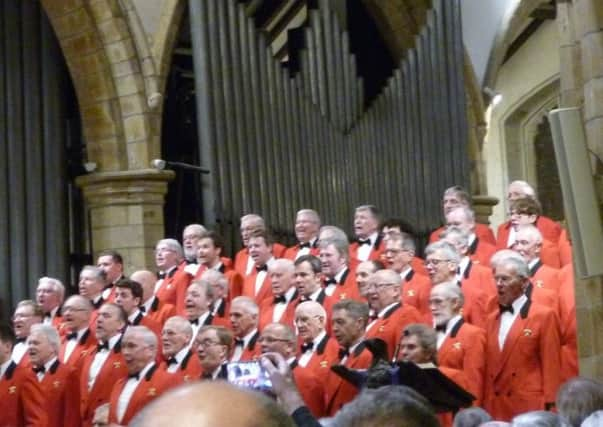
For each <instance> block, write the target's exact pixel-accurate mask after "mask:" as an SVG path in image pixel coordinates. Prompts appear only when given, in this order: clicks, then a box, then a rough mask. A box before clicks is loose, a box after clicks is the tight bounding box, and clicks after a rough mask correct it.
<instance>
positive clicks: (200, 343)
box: [197, 338, 224, 348]
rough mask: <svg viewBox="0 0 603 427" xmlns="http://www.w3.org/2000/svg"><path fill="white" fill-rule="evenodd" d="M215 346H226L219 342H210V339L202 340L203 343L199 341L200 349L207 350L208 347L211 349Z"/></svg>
mask: <svg viewBox="0 0 603 427" xmlns="http://www.w3.org/2000/svg"><path fill="white" fill-rule="evenodd" d="M213 345H224V344H222V343H221V342H218V341H214V340H210V339H209V338H207V339H204V340H201V341H197V346H198V347H203V348H207V347H211V346H213Z"/></svg>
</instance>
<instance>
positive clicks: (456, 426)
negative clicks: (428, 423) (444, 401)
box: [452, 407, 492, 427]
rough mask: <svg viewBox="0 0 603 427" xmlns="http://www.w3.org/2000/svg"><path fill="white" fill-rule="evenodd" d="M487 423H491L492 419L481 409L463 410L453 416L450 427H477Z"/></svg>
mask: <svg viewBox="0 0 603 427" xmlns="http://www.w3.org/2000/svg"><path fill="white" fill-rule="evenodd" d="M488 421H492V417H491V416H490V414H489V413H487V412H486V411H485V410H483V409H482V408H479V407H473V408H465V409H461V410H460V411H459V412H457V414H456V415H455V416H454V421H453V423H452V427H479V426H480V425H481V424H482V423H485V422H488Z"/></svg>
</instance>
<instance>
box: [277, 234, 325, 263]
mask: <svg viewBox="0 0 603 427" xmlns="http://www.w3.org/2000/svg"><path fill="white" fill-rule="evenodd" d="M317 242H318V239H317V240H316V242H315V243H314V246H312V247H311V248H310V255H314V256H315V257H317V256H318V254H319V253H320V249H318V246H317V245H316V243H317ZM298 252H299V244H297V245H294V246H291V247H289V248H287V249H286V250H285V253H284V254H283V258H287V259H290V260H291V261H295V258H296V257H297V253H298Z"/></svg>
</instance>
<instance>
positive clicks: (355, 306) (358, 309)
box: [331, 299, 369, 325]
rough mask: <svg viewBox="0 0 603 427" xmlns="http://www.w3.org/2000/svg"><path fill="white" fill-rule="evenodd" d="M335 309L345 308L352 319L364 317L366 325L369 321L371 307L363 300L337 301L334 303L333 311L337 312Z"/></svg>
mask: <svg viewBox="0 0 603 427" xmlns="http://www.w3.org/2000/svg"><path fill="white" fill-rule="evenodd" d="M335 310H345V311H347V312H348V314H349V315H350V317H352V319H362V321H363V322H364V324H365V325H366V324H367V323H368V316H369V308H368V305H367V304H365V303H363V302H359V301H354V300H351V299H344V300H341V301H337V302H336V303H335V304H334V305H333V307H332V308H331V313H333V312H335Z"/></svg>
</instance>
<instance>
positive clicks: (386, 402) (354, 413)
mask: <svg viewBox="0 0 603 427" xmlns="http://www.w3.org/2000/svg"><path fill="white" fill-rule="evenodd" d="M367 425H388V426H390V425H391V426H401V425H403V426H404V427H438V426H439V425H440V422H439V421H438V419H437V417H436V415H435V413H434V411H433V409H432V408H431V406H430V404H429V402H428V401H427V399H425V398H424V397H423V396H421V395H420V394H419V393H417V392H416V391H414V390H413V389H411V388H409V387H406V386H400V385H391V386H385V387H380V388H377V389H365V390H363V391H362V393H361V394H360V395H359V396H358V397H357V398H356V399H354V400H353V401H352V402H350V403H349V404H347V405H345V406H344V407H343V408H342V409H341V410H340V411H339V412H338V413H337V415H336V416H335V418H334V419H333V423H332V424H331V426H332V427H363V426H367Z"/></svg>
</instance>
